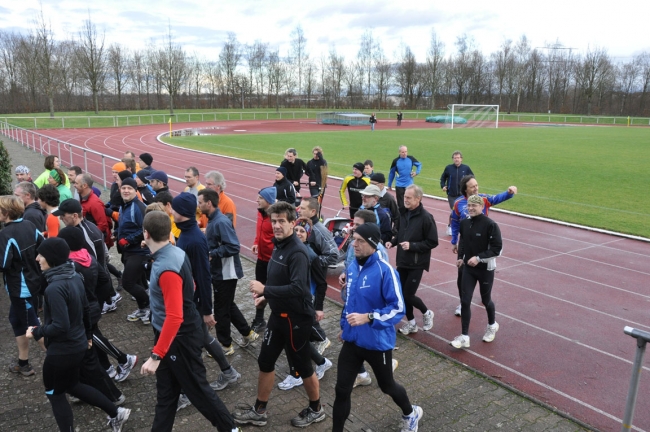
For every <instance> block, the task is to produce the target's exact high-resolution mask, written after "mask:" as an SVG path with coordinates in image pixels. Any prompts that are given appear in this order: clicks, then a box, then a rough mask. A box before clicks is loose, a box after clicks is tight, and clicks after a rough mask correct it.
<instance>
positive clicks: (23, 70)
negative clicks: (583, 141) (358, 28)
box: [0, 15, 650, 116]
mask: <svg viewBox="0 0 650 432" xmlns="http://www.w3.org/2000/svg"><path fill="white" fill-rule="evenodd" d="M307 42H308V39H307V36H306V34H305V31H304V30H303V29H302V27H300V26H298V27H296V28H295V29H294V30H293V31H292V32H291V47H290V49H289V51H288V52H286V53H281V52H280V51H279V50H277V49H273V48H272V47H271V46H270V45H269V44H268V43H265V42H262V41H259V40H258V41H255V42H253V43H252V44H243V43H241V42H239V41H238V40H237V36H236V35H235V34H234V33H229V34H228V38H227V40H226V41H225V42H224V43H223V46H222V47H221V51H220V53H219V56H218V58H215V59H205V58H202V57H199V56H198V55H191V54H189V53H187V52H186V51H185V50H184V49H183V47H182V46H180V45H179V44H177V43H176V42H175V41H174V38H173V37H172V29H171V27H170V28H169V31H168V33H167V36H166V38H165V39H164V40H163V41H160V42H159V43H157V44H154V43H150V44H149V46H148V47H147V48H146V49H143V50H132V49H129V48H128V47H125V46H122V45H119V44H115V43H113V44H109V43H107V42H106V39H105V35H104V34H100V33H99V32H98V31H97V29H96V27H95V25H94V24H93V23H92V22H91V20H90V19H88V20H86V21H85V22H84V23H83V25H82V28H81V29H80V30H79V31H78V33H77V34H76V37H74V38H72V39H69V40H57V39H55V38H54V36H53V34H52V31H51V29H50V27H49V26H48V25H47V24H46V21H45V19H44V18H43V16H42V15H41V16H40V17H39V19H37V20H36V21H35V24H34V28H33V30H32V31H31V32H30V33H29V34H18V33H11V32H3V31H0V112H5V113H8V112H38V111H49V112H50V115H52V116H54V114H55V111H80V110H94V111H95V113H99V112H100V110H102V111H106V110H124V109H133V110H142V109H147V110H149V109H169V110H170V111H171V112H173V110H174V109H175V108H183V109H205V108H207V109H216V108H232V109H235V108H268V107H272V108H276V109H279V108H281V107H282V108H298V107H306V108H318V109H343V108H353V109H388V108H400V109H436V108H442V107H445V106H446V105H447V104H450V103H466V104H499V105H501V110H502V111H508V112H520V111H523V112H546V111H551V112H556V113H557V112H561V113H575V114H588V115H591V114H599V115H634V116H648V115H650V114H649V112H648V111H649V110H650V104H648V91H649V90H650V53H647V52H645V53H642V54H640V55H638V56H636V57H635V58H633V59H631V60H630V61H627V62H616V61H614V59H613V58H612V57H611V56H609V54H608V53H607V51H606V50H605V49H604V48H594V49H589V50H587V52H585V53H582V54H578V53H576V52H575V50H574V49H570V48H565V47H563V46H562V45H561V44H560V43H555V44H547V45H546V46H544V47H533V46H531V44H530V42H529V41H528V39H527V38H526V37H525V36H522V37H521V38H520V39H519V40H518V41H510V40H507V41H505V42H504V43H503V44H502V45H501V47H500V48H499V49H498V50H497V51H496V52H494V53H491V54H485V53H484V52H482V51H481V50H480V48H479V47H478V46H477V44H476V43H475V41H474V39H473V38H472V37H471V36H469V35H466V34H463V35H461V36H458V37H457V39H456V42H455V44H454V46H453V47H450V48H451V49H449V50H448V49H447V47H445V45H444V43H443V42H442V41H441V40H440V38H439V37H438V35H437V34H436V33H435V31H432V32H431V35H430V43H429V47H428V50H427V53H426V58H424V59H417V58H416V56H415V54H414V53H413V51H412V50H411V48H410V47H409V46H408V45H402V46H401V47H400V48H399V50H397V52H395V53H393V54H392V55H391V56H389V55H387V54H386V53H385V51H384V49H383V47H382V44H381V41H379V40H378V39H377V38H375V37H374V36H373V34H372V32H371V31H366V32H365V33H364V34H363V36H362V37H361V40H360V44H359V50H358V53H357V55H356V57H353V58H348V59H346V58H345V57H344V56H343V55H341V54H340V53H338V52H337V51H336V49H335V48H331V49H330V51H329V52H327V53H323V54H321V55H320V56H318V57H311V56H310V53H309V51H308V44H307Z"/></svg>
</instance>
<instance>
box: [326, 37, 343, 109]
mask: <svg viewBox="0 0 650 432" xmlns="http://www.w3.org/2000/svg"><path fill="white" fill-rule="evenodd" d="M328 60H329V64H328V75H329V80H330V85H329V87H330V90H331V92H332V96H333V102H334V108H340V107H341V95H342V91H343V79H344V78H345V58H344V57H343V56H339V55H338V54H337V53H336V49H335V48H331V49H330V53H329V59H328Z"/></svg>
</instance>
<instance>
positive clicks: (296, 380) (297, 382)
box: [278, 375, 302, 390]
mask: <svg viewBox="0 0 650 432" xmlns="http://www.w3.org/2000/svg"><path fill="white" fill-rule="evenodd" d="M301 385H302V378H300V377H294V376H292V375H287V377H286V378H285V379H284V381H282V382H281V383H278V388H279V389H280V390H291V389H292V388H294V387H300V386H301Z"/></svg>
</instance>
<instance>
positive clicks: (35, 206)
mask: <svg viewBox="0 0 650 432" xmlns="http://www.w3.org/2000/svg"><path fill="white" fill-rule="evenodd" d="M23 219H25V220H28V221H30V222H31V223H33V224H34V226H35V227H36V229H37V230H39V231H40V232H43V231H45V220H46V219H47V210H45V209H44V208H43V207H41V205H40V204H39V203H38V202H36V201H34V202H33V203H31V204H30V205H28V206H27V207H25V213H24V214H23Z"/></svg>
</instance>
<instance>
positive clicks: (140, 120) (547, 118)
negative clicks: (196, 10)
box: [3, 110, 650, 129]
mask: <svg viewBox="0 0 650 432" xmlns="http://www.w3.org/2000/svg"><path fill="white" fill-rule="evenodd" d="M323 111H326V110H322V111H277V112H276V111H239V112H237V111H236V112H211V113H210V112H205V113H200V112H199V113H178V114H172V115H170V114H131V115H118V116H61V117H54V118H50V117H31V116H16V117H4V118H3V121H4V122H5V123H9V122H11V124H13V125H15V126H18V127H22V128H25V129H64V128H103V127H124V126H140V125H154V124H166V123H168V122H169V120H170V119H171V121H172V122H173V123H191V122H207V121H211V122H214V121H232V120H314V121H316V116H317V115H318V114H319V113H322V112H323ZM331 111H336V112H359V111H358V110H356V111H355V110H331ZM361 112H366V113H370V112H371V111H370V110H362V111H361ZM441 114H446V111H445V110H439V111H431V112H409V111H405V112H403V115H404V120H423V119H425V118H427V117H429V116H434V115H441ZM470 114H473V113H468V114H467V115H470ZM376 115H377V118H378V119H384V120H394V119H396V117H397V111H378V112H376ZM460 115H461V116H462V115H463V114H460ZM486 120H492V121H494V120H495V115H490V116H488V117H487V119H486ZM499 121H506V122H509V121H510V122H519V123H526V122H531V123H551V124H553V123H558V124H560V123H562V124H591V125H593V124H595V125H627V124H628V121H629V124H630V125H631V126H649V125H650V118H645V117H643V118H641V117H636V118H632V117H630V118H629V119H628V117H603V116H579V115H561V114H504V113H499Z"/></svg>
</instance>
